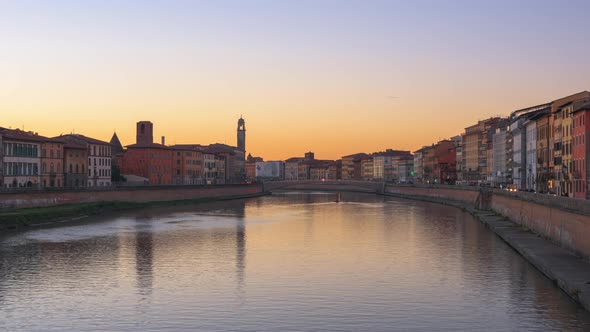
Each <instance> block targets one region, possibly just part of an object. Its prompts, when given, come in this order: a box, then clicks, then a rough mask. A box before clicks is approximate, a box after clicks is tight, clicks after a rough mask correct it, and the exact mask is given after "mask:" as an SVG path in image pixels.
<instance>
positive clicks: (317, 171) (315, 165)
mask: <svg viewBox="0 0 590 332" xmlns="http://www.w3.org/2000/svg"><path fill="white" fill-rule="evenodd" d="M307 162H308V163H309V179H310V180H316V181H325V180H336V179H337V169H336V162H335V161H333V160H314V161H307Z"/></svg>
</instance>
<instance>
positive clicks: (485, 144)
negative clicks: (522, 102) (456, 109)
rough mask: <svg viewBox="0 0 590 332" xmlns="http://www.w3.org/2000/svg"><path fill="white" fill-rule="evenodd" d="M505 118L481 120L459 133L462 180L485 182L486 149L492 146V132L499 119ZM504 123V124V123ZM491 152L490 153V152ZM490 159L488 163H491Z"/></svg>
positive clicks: (486, 167) (486, 169)
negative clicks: (460, 138)
mask: <svg viewBox="0 0 590 332" xmlns="http://www.w3.org/2000/svg"><path fill="white" fill-rule="evenodd" d="M502 120H505V119H501V118H499V117H493V118H489V119H486V120H481V121H479V122H478V123H477V124H475V125H472V126H469V127H467V128H465V132H464V133H463V134H462V135H461V136H462V141H463V146H462V147H461V148H462V152H463V154H462V161H461V164H462V167H463V169H461V173H462V177H463V180H464V181H466V182H469V183H481V182H486V180H487V177H488V151H489V150H490V149H491V148H492V146H493V141H492V139H493V133H494V132H495V131H496V128H497V127H498V124H499V122H500V121H502ZM504 125H505V124H504ZM490 154H491V153H490ZM491 162H492V161H491V160H490V164H491Z"/></svg>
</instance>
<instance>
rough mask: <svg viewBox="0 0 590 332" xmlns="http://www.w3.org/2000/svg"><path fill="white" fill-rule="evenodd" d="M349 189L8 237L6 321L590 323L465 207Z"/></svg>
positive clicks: (0, 250) (0, 259) (2, 271)
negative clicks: (461, 208)
mask: <svg viewBox="0 0 590 332" xmlns="http://www.w3.org/2000/svg"><path fill="white" fill-rule="evenodd" d="M335 198H336V193H323V194H319V193H313V194H301V193H283V194H278V195H273V196H270V197H263V198H258V199H253V200H247V201H245V200H238V201H227V202H217V203H211V204H202V205H192V206H190V205H187V206H176V207H168V208H159V209H147V210H144V211H141V212H128V213H125V214H122V215H120V216H118V217H116V218H112V217H110V218H102V219H100V218H99V220H92V221H91V222H90V221H89V222H87V223H85V224H76V225H71V226H68V225H66V226H64V227H51V228H42V229H37V230H32V231H28V232H23V233H17V234H12V235H9V236H4V237H3V238H0V329H1V330H6V331H30V330H49V329H54V330H60V331H68V330H69V331H80V330H88V327H89V326H101V328H103V329H106V330H117V331H125V330H150V329H151V330H185V331H195V330H203V331H210V330H236V331H252V330H298V331H315V330H345V331H359V330H363V331H391V330H400V331H424V330H452V331H456V330H466V331H471V330H490V331H494V330H502V331H504V330H518V331H538V330H587V329H590V325H589V322H590V318H589V316H588V314H587V313H586V312H585V311H583V310H582V309H581V308H580V307H579V306H578V305H576V304H575V303H573V302H572V301H571V300H570V299H569V298H567V296H565V295H564V294H563V293H562V292H561V291H559V290H558V289H556V288H555V287H554V285H552V283H551V282H550V281H548V280H547V279H546V278H544V277H543V276H542V275H540V274H539V272H538V271H536V270H535V269H534V268H532V267H531V266H530V265H529V264H528V263H527V262H526V261H524V260H523V259H522V257H520V256H518V255H517V254H516V253H515V252H514V251H513V250H512V249H511V248H509V247H508V246H507V245H506V244H504V243H503V242H502V241H501V240H499V239H498V238H497V237H496V236H494V235H493V234H491V233H490V232H489V231H488V230H487V229H485V227H483V226H482V225H481V224H480V223H479V222H477V221H475V220H474V219H473V218H472V217H471V216H469V215H467V214H465V213H463V212H462V211H460V210H457V209H454V208H451V207H446V206H440V205H436V204H430V203H423V202H413V201H404V200H396V199H389V198H384V197H378V196H371V195H362V194H350V193H343V194H342V195H341V201H340V202H339V203H336V202H335Z"/></svg>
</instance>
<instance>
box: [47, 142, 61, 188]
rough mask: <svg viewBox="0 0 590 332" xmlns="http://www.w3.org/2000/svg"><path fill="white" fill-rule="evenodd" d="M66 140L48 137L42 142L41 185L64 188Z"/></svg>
mask: <svg viewBox="0 0 590 332" xmlns="http://www.w3.org/2000/svg"><path fill="white" fill-rule="evenodd" d="M64 143H65V141H61V140H58V139H52V138H47V139H46V140H44V141H42V142H41V187H43V188H62V187H63V186H64V167H63V160H64V156H63V153H64V150H63V146H64Z"/></svg>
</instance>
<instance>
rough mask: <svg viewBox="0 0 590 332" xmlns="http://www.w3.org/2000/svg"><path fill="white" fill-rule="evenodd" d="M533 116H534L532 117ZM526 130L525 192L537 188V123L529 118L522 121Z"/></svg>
mask: <svg viewBox="0 0 590 332" xmlns="http://www.w3.org/2000/svg"><path fill="white" fill-rule="evenodd" d="M533 116H534V115H533ZM523 126H524V128H525V130H526V143H525V144H526V160H525V165H526V166H525V172H524V174H525V178H526V185H525V187H524V189H525V190H527V191H535V190H536V188H537V121H535V120H534V119H533V118H532V117H529V118H528V119H527V120H525V121H524V123H523Z"/></svg>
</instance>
